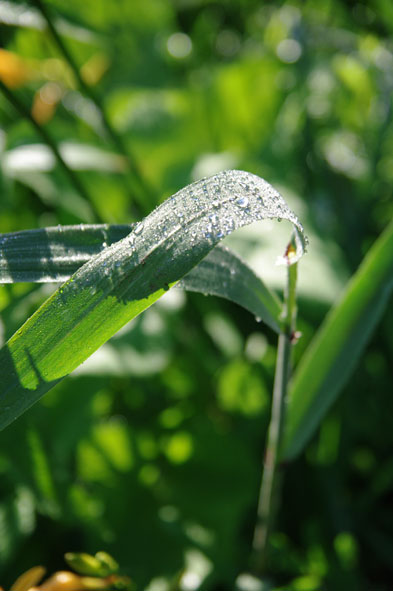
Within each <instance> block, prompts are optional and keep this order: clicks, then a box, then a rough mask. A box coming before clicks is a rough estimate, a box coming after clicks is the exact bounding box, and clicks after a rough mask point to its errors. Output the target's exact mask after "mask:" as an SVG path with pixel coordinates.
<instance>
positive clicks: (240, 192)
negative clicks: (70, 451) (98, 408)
mask: <svg viewBox="0 0 393 591" xmlns="http://www.w3.org/2000/svg"><path fill="white" fill-rule="evenodd" d="M274 217H280V218H286V219H288V220H290V221H291V222H292V223H293V225H294V227H295V234H296V240H297V254H296V257H294V258H295V259H296V260H297V259H298V258H299V257H300V256H301V255H302V254H303V247H304V237H303V234H302V231H303V229H302V226H301V224H300V222H299V221H298V219H297V217H296V216H295V214H294V213H293V212H292V211H291V210H290V209H289V208H288V206H287V205H286V203H285V201H284V200H283V198H282V197H281V196H280V195H279V194H278V193H277V192H276V191H275V190H274V189H273V188H272V187H271V186H270V185H269V184H268V183H266V181H263V180H262V179H260V178H259V177H256V176H255V175H252V174H249V173H246V172H242V171H227V172H223V173H220V174H218V175H215V176H213V177H210V178H209V179H204V180H201V181H198V182H196V183H194V184H192V185H189V186H188V187H186V188H185V189H183V190H181V191H179V192H178V193H176V194H175V195H174V196H173V197H171V198H169V199H167V200H166V201H165V202H164V203H163V204H162V205H160V206H159V207H158V208H157V209H155V210H154V211H153V212H152V213H151V214H150V215H149V216H147V217H146V218H145V219H144V220H143V221H142V222H140V223H139V224H137V226H136V227H135V228H134V229H133V231H132V232H131V233H130V234H129V235H128V236H126V237H125V238H124V239H122V240H120V241H119V242H116V243H115V244H113V245H112V246H110V247H108V248H106V249H105V250H103V251H102V252H101V253H100V254H98V255H97V256H95V257H93V258H92V259H91V260H90V261H88V262H87V263H86V264H85V265H83V266H82V267H81V268H80V269H78V271H77V272H76V273H75V274H74V275H73V276H72V277H71V278H70V279H69V280H68V281H67V282H66V283H65V284H64V285H62V286H61V287H60V288H59V289H58V290H57V291H56V292H55V293H54V294H53V295H52V296H51V297H50V298H49V299H48V300H47V301H46V302H45V303H44V304H43V305H42V306H41V308H40V309H39V310H37V312H36V313H35V314H34V315H33V316H32V317H31V318H30V319H29V320H28V321H27V322H26V323H25V324H24V325H23V326H22V328H21V329H20V330H18V331H17V333H15V334H14V336H13V337H11V339H10V340H9V341H8V342H7V343H6V344H5V346H4V347H3V348H2V349H1V350H0V367H1V370H2V379H1V384H0V412H1V416H0V426H1V427H5V426H6V425H8V424H9V423H10V422H11V421H12V420H14V419H15V418H16V417H18V416H19V415H20V414H21V413H22V412H24V410H26V409H27V408H29V407H30V406H31V405H32V404H33V403H34V402H35V401H36V400H38V399H39V398H40V397H41V396H42V395H43V394H44V393H45V392H46V391H47V390H49V389H50V388H51V387H53V386H54V385H55V384H56V383H58V382H59V381H60V380H61V379H62V378H64V377H65V376H66V375H68V374H69V373H70V372H71V371H73V370H74V369H75V368H76V367H78V365H80V364H81V363H82V362H83V361H84V360H85V359H86V358H87V357H89V355H91V354H92V353H93V352H94V351H95V350H96V349H98V347H100V345H102V344H103V343H104V342H105V341H107V340H108V339H109V338H110V337H111V336H112V335H113V334H114V333H115V332H117V331H118V330H119V329H120V328H121V327H122V326H123V325H124V324H125V323H126V322H128V321H129V320H131V319H132V318H134V317H135V316H136V315H137V314H139V313H141V312H142V311H143V310H145V309H146V308H147V307H149V306H150V305H151V304H152V303H153V302H155V301H156V300H157V299H158V298H159V297H161V296H162V295H163V294H164V293H165V291H167V290H168V289H169V287H171V286H172V285H174V284H175V283H176V282H177V281H179V279H181V278H182V277H183V276H184V275H185V274H186V273H187V272H188V271H190V270H191V269H192V268H193V267H195V265H196V264H197V263H199V262H200V261H201V260H202V259H203V258H204V257H205V256H206V255H207V254H208V253H209V252H210V251H211V250H212V248H213V247H214V246H215V245H216V244H217V243H218V242H219V241H220V240H221V239H222V238H224V236H226V235H228V234H230V233H231V232H232V231H233V230H235V229H236V228H240V227H241V226H244V225H247V224H249V223H251V222H254V221H257V220H261V219H264V218H274Z"/></svg>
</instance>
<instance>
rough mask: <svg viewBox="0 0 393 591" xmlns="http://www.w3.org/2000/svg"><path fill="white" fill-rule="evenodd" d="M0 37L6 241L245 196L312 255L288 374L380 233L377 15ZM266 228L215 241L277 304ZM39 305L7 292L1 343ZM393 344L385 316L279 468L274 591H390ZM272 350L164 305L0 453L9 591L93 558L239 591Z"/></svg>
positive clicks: (294, 7)
mask: <svg viewBox="0 0 393 591" xmlns="http://www.w3.org/2000/svg"><path fill="white" fill-rule="evenodd" d="M40 6H41V8H40ZM42 6H43V11H42ZM46 11H48V13H49V16H50V22H53V23H54V24H55V27H56V30H57V31H58V32H59V33H60V35H61V37H60V43H59V41H58V40H56V38H54V36H53V31H51V30H50V28H49V29H48V24H47V21H46V20H45V14H46ZM0 22H1V29H0V35H1V37H0V42H1V45H2V49H0V78H1V80H2V81H3V83H4V84H5V86H6V89H7V88H8V91H9V92H10V93H11V98H12V97H13V103H14V104H13V105H12V104H11V102H10V100H9V98H10V97H8V98H7V97H6V94H3V95H1V96H0V117H1V119H0V123H1V128H0V150H1V167H0V185H1V199H0V232H10V231H16V230H18V229H25V228H36V227H43V226H48V225H57V224H72V223H87V222H95V221H96V222H110V223H126V222H130V221H133V220H135V219H139V218H140V217H141V216H143V215H145V214H146V213H148V212H149V211H150V210H151V209H152V208H153V207H154V206H155V205H156V204H158V203H159V202H160V201H162V200H163V199H165V198H166V197H167V196H169V195H170V194H172V193H173V192H175V191H176V190H177V189H179V188H181V187H183V186H184V185H186V184H187V183H189V182H191V181H192V180H195V179H197V178H200V177H202V176H205V175H208V174H212V173H214V172H216V171H218V170H222V169H226V168H240V169H244V170H249V171H251V172H254V173H256V174H259V175H260V176H262V177H264V178H266V179H267V180H268V181H269V182H270V183H272V184H273V185H274V186H275V187H277V188H278V189H280V190H281V192H282V193H283V195H284V196H285V198H286V199H287V200H288V202H289V203H290V204H291V205H292V206H293V208H294V209H295V211H296V212H297V213H298V214H299V217H300V218H301V220H302V221H303V223H304V225H305V226H306V231H307V233H308V235H309V237H310V248H309V251H310V252H309V254H308V255H307V257H305V259H304V260H302V261H301V263H300V269H299V275H300V276H299V291H300V299H299V323H298V325H299V326H298V328H299V329H300V330H301V331H302V333H303V336H302V338H301V340H300V342H299V343H298V345H297V346H296V349H295V362H296V361H297V360H298V359H299V358H300V356H301V355H302V353H303V352H304V350H305V348H306V347H307V344H308V343H309V341H310V339H311V338H312V336H313V335H314V333H315V331H316V329H317V327H318V326H319V325H320V324H321V321H322V319H323V318H324V316H325V314H326V312H327V310H328V308H329V307H330V305H331V304H332V302H334V301H335V300H336V299H337V296H338V294H339V293H340V290H341V289H342V287H343V285H344V284H345V282H346V280H347V278H348V277H349V276H350V275H351V274H352V273H353V272H354V271H355V270H356V268H357V266H358V264H359V262H360V261H361V259H362V258H363V256H364V254H365V253H366V251H367V250H368V248H369V247H370V245H371V244H372V243H373V241H374V240H375V238H376V237H377V236H378V235H379V234H380V232H381V231H382V229H383V228H384V227H385V226H386V224H387V222H388V221H389V220H390V219H391V217H392V213H393V200H392V190H391V183H392V180H393V157H392V144H393V127H392V123H391V108H392V105H391V92H392V88H393V53H392V51H393V47H392V45H391V43H390V40H389V38H390V36H391V34H392V31H393V12H392V8H391V4H390V2H389V1H388V0H374V1H372V2H345V3H344V2H339V1H337V0H335V1H333V0H320V1H319V2H318V3H315V2H311V1H310V2H300V1H299V2H296V1H295V0H290V1H287V2H285V1H283V2H266V3H265V2H260V1H256V0H255V1H254V0H237V1H236V2H229V1H228V2H226V1H222V2H218V1H216V2H215V1H210V0H177V1H173V2H170V1H169V0H149V2H142V1H141V0H132V1H131V0H122V1H120V0H119V1H118V2H105V1H104V0H90V1H85V2H76V1H75V0H69V1H68V2H67V3H64V2H61V1H60V0H50V1H49V0H45V4H44V5H40V3H39V2H33V1H32V2H31V3H30V4H20V3H17V2H11V1H1V2H0ZM70 57H71V59H70ZM15 100H16V101H17V103H15ZM20 104H22V105H24V106H25V109H26V111H27V112H26V113H25V114H24V115H22V112H21V107H20ZM18 108H19V110H18ZM29 114H30V115H29ZM29 116H30V117H31V118H32V119H31V120H29ZM33 122H35V124H33ZM48 134H49V137H48ZM51 139H52V140H53V142H54V143H55V145H57V146H58V147H59V150H60V155H61V158H62V160H63V164H62V163H61V162H60V163H59V161H58V160H56V158H55V157H54V156H53V154H52V152H51V151H50V148H49V147H48V142H49V143H50V142H51ZM64 164H65V165H64ZM283 226H284V224H282V225H281V226H280V225H277V224H275V225H273V224H271V226H270V224H269V223H268V222H265V223H264V226H263V229H264V230H265V232H262V231H261V230H262V224H261V225H259V226H257V227H256V228H253V227H251V228H250V229H247V230H245V231H244V230H243V231H241V232H239V234H237V235H235V237H234V238H233V239H231V242H232V245H235V248H236V249H237V250H238V251H239V252H242V253H243V255H244V256H245V257H246V259H247V260H248V261H249V262H250V263H251V264H253V265H254V266H255V268H256V269H257V270H258V271H259V272H260V274H261V275H262V277H264V279H265V280H266V281H267V282H268V283H269V284H270V285H274V286H276V287H277V289H279V288H280V285H281V283H282V280H283V277H281V275H282V270H280V269H279V268H275V267H274V261H275V257H276V256H277V255H279V254H282V249H283V245H284V244H285V239H286V238H287V236H288V228H287V227H285V228H283ZM51 289H52V288H50V287H48V286H44V287H43V286H32V285H31V284H29V285H27V284H26V285H25V284H19V285H12V286H1V289H0V311H1V333H2V334H1V339H2V340H5V339H7V338H8V337H9V336H11V335H12V333H13V332H14V331H15V330H16V329H17V328H19V326H20V324H21V323H22V322H23V321H24V320H25V319H26V318H27V317H28V316H29V315H30V314H31V313H32V312H33V311H34V310H35V309H36V308H37V307H38V305H39V304H40V303H41V302H42V301H43V300H44V299H45V298H46V297H47V296H48V294H49V293H50V290H51ZM392 334H393V313H392V309H391V308H388V309H387V311H386V313H385V315H384V318H383V321H382V322H381V325H380V327H379V328H378V330H377V332H376V333H375V335H374V337H373V339H372V341H371V342H370V344H369V346H368V348H367V350H366V353H365V354H364V356H363V357H362V360H361V363H360V364H359V365H358V367H357V370H356V372H355V373H354V375H353V377H352V379H351V382H350V383H349V384H348V385H347V387H346V388H345V391H344V392H343V395H342V396H341V398H340V399H339V401H338V402H337V403H336V404H335V405H334V407H333V408H332V409H331V411H330V412H329V414H328V415H327V417H326V418H325V420H324V421H323V423H322V425H321V428H320V430H319V432H318V433H317V435H316V436H315V437H314V438H313V440H312V442H311V443H310V444H309V446H308V447H307V449H306V451H305V453H303V454H302V456H301V457H299V458H298V459H296V460H295V461H293V462H291V463H290V464H288V465H286V466H285V468H283V472H284V474H285V479H284V484H283V490H282V500H281V504H280V508H279V511H278V514H277V522H276V524H275V528H274V531H273V534H272V538H271V550H270V560H269V569H268V570H269V576H270V579H271V581H272V582H273V583H272V584H274V587H275V588H277V587H280V586H282V588H285V589H288V588H290V589H299V590H302V589H303V590H304V591H307V590H309V591H312V590H313V589H315V590H316V589H335V590H336V589H345V590H351V589H353V590H356V591H357V590H363V589H364V590H370V589H373V590H374V591H385V590H386V591H388V589H390V588H391V585H392V581H393V567H392V556H393V541H392V540H393V538H392V533H393V510H392V491H393V461H392V457H391V450H392V444H393V435H392V428H391V420H392V419H391V417H392V416H393V412H392V411H393V407H392V405H393V402H392V396H391V389H392V355H393V338H392ZM275 348H276V337H275V335H274V334H273V333H272V332H270V331H269V330H268V329H266V328H265V327H263V326H262V325H260V324H258V323H256V321H255V319H254V318H253V317H252V316H251V315H250V314H248V313H247V312H246V311H244V310H242V309H240V308H238V307H236V306H235V305H234V304H233V305H232V304H230V303H229V302H226V301H222V300H218V299H215V298H204V297H202V296H199V295H195V294H192V295H190V294H187V296H185V295H184V294H183V293H182V292H177V291H174V293H172V292H170V293H169V294H168V297H166V299H163V300H162V301H160V302H158V303H157V304H156V305H155V306H154V307H152V308H151V309H150V310H148V311H147V312H145V313H144V314H143V315H142V316H141V317H140V318H138V319H137V320H136V321H134V322H133V323H131V325H130V326H128V327H127V329H126V330H124V331H122V333H121V335H119V336H117V337H116V338H115V339H113V340H112V341H111V342H110V343H108V344H107V345H105V346H104V347H103V348H102V349H101V350H100V351H99V352H98V353H97V354H96V355H95V356H93V357H92V358H91V359H90V360H89V361H88V362H86V363H85V364H84V365H83V366H82V367H81V368H79V370H77V371H76V372H75V373H74V374H73V375H72V376H71V377H70V378H68V379H67V380H65V381H64V382H62V383H61V384H59V386H57V387H56V388H55V389H54V390H53V391H51V392H50V393H49V394H48V395H46V396H45V397H44V399H43V400H42V401H41V402H40V403H38V404H36V405H35V406H34V407H33V408H32V409H31V410H30V411H28V412H27V413H26V414H25V415H24V416H23V417H22V418H20V419H18V420H17V421H16V422H15V423H13V424H12V425H11V426H10V427H8V428H7V429H6V430H5V431H3V432H2V433H1V434H0V473H1V480H0V499H1V504H0V573H1V582H2V585H3V586H4V587H5V588H6V587H7V586H9V585H10V584H11V582H12V581H13V580H14V579H15V578H16V576H17V575H18V574H20V572H22V571H23V570H25V569H27V568H29V567H31V566H32V565H34V564H45V565H46V566H47V567H48V568H49V569H50V570H54V569H56V568H61V567H63V566H64V563H63V558H62V555H63V554H64V553H65V552H66V551H82V550H83V551H86V552H91V553H92V554H94V553H95V552H96V551H97V550H100V549H103V550H106V551H108V552H110V553H111V554H112V555H113V556H115V557H116V559H117V560H118V561H119V563H120V565H121V567H122V572H124V573H125V574H128V575H130V576H131V577H132V578H133V580H134V581H135V582H136V584H137V585H138V589H144V588H148V589H150V590H151V591H153V590H154V589H155V590H159V589H163V590H165V589H168V586H167V581H170V580H172V579H173V577H174V576H175V575H176V573H177V572H179V571H180V570H181V569H182V568H184V567H186V568H187V569H188V570H187V572H188V574H189V576H188V578H187V577H186V578H185V579H184V581H183V588H185V589H197V588H206V589H215V590H219V589H233V588H235V583H234V581H235V580H236V578H237V577H238V575H239V574H240V573H242V572H245V571H247V568H248V556H249V552H250V545H251V539H252V533H253V527H254V522H255V512H256V504H257V497H258V489H259V483H260V476H261V464H262V453H263V447H264V443H265V436H266V426H267V422H268V418H269V411H270V393H271V390H272V380H273V371H274V361H275ZM0 372H1V368H0ZM245 584H246V583H245V582H244V578H243V579H239V578H238V579H237V588H238V589H246V587H245V586H244V585H245Z"/></svg>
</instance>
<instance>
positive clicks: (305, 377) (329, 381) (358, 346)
mask: <svg viewBox="0 0 393 591" xmlns="http://www.w3.org/2000/svg"><path fill="white" fill-rule="evenodd" d="M392 289H393V223H391V224H390V225H389V226H388V227H387V228H386V230H385V231H384V233H383V234H382V235H381V236H380V237H379V239H378V240H377V241H376V242H375V244H374V245H373V247H372V248H371V249H370V251H369V252H368V254H367V256H366V257H365V259H364V261H363V262H362V264H361V266H360V267H359V269H358V271H357V272H356V273H355V275H354V276H353V278H352V279H351V281H350V282H349V284H348V287H347V289H346V290H345V292H344V294H343V295H342V297H341V300H340V301H339V303H338V304H337V306H336V307H335V308H334V309H333V310H332V311H331V312H330V314H329V315H328V317H327V318H326V320H325V321H324V323H323V325H322V326H321V328H320V330H319V332H318V333H317V335H316V337H315V338H314V340H313V342H312V343H311V345H310V348H309V350H308V351H307V352H306V354H305V355H304V357H303V359H302V360H301V362H300V364H299V367H298V368H297V371H296V373H295V376H294V378H293V381H292V384H291V386H290V390H289V402H288V411H287V422H286V427H285V433H284V440H283V447H282V453H281V456H282V458H283V459H290V458H293V457H294V456H296V455H297V454H298V453H300V452H301V450H302V449H303V447H304V446H305V445H306V443H307V442H308V440H309V439H310V437H311V436H312V434H313V433H314V431H315V430H316V428H317V427H318V425H319V424H320V422H321V420H322V419H323V417H324V415H325V414H326V412H327V410H328V409H329V408H330V406H331V405H332V403H333V402H334V400H335V399H336V397H337V396H338V394H339V393H340V391H341V390H342V388H343V386H344V385H345V384H346V382H347V381H348V379H349V378H350V376H351V374H352V371H353V370H354V368H355V365H356V363H357V361H358V360H359V357H360V355H361V353H362V351H363V350H364V348H365V346H366V344H367V342H368V340H369V338H370V336H371V334H372V332H373V330H374V328H375V326H376V325H377V323H378V321H379V320H380V318H381V315H382V313H383V311H384V309H385V307H386V305H387V303H388V300H389V297H390V296H391V293H392Z"/></svg>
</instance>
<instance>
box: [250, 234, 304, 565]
mask: <svg viewBox="0 0 393 591" xmlns="http://www.w3.org/2000/svg"><path fill="white" fill-rule="evenodd" d="M291 249H292V245H291V244H290V245H289V246H288V248H287V252H286V258H287V261H288V272H287V285H286V289H285V293H284V312H283V320H282V326H281V331H280V335H279V338H278V350H277V359H276V370H275V377H274V386H273V401H272V413H271V418H270V424H269V429H268V435H267V444H266V450H265V458H264V468H263V475H262V482H261V488H260V494H259V501H258V510H257V521H256V526H255V530H254V539H253V555H254V560H255V562H254V568H255V571H256V572H257V574H263V573H264V570H265V567H266V557H267V549H268V540H269V534H270V530H271V525H272V521H273V517H274V513H275V510H274V509H275V504H276V503H275V500H276V499H275V497H276V492H277V488H278V486H277V480H278V479H277V468H278V457H279V449H280V443H281V435H282V431H283V424H284V414H285V413H284V409H285V397H286V392H287V384H288V379H289V374H290V368H291V347H292V341H293V335H294V328H295V318H296V279H297V263H295V264H293V265H289V262H290V253H291Z"/></svg>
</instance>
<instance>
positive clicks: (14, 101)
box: [0, 80, 99, 221]
mask: <svg viewBox="0 0 393 591" xmlns="http://www.w3.org/2000/svg"><path fill="white" fill-rule="evenodd" d="M0 91H1V92H2V93H3V94H4V96H5V97H6V98H7V100H8V101H9V102H10V103H11V105H12V106H13V107H14V109H15V110H16V111H18V113H19V114H20V115H21V117H23V118H24V119H27V120H28V121H30V123H31V125H33V127H34V128H35V130H36V131H37V133H38V134H39V135H40V136H41V138H42V139H43V141H44V142H45V143H46V145H47V146H48V147H49V148H50V149H51V150H52V152H53V154H54V156H55V158H56V159H57V161H58V163H59V164H60V166H61V168H62V169H63V171H64V173H65V174H66V175H67V176H68V178H69V180H70V182H71V183H72V185H73V186H74V188H75V189H76V191H77V192H78V193H79V195H80V196H81V197H83V198H84V199H85V200H86V201H87V202H88V203H90V205H91V207H92V208H93V204H92V203H91V199H90V197H89V194H88V192H87V191H86V189H85V187H84V185H83V184H82V182H81V181H80V179H79V177H78V175H76V174H75V172H74V171H73V170H72V169H71V168H70V167H69V166H68V164H67V163H66V162H65V160H64V158H63V156H62V155H61V154H60V151H59V148H58V147H57V145H56V142H55V140H54V139H53V138H52V136H51V134H50V133H49V132H48V131H47V130H46V129H45V127H43V126H42V125H40V124H39V123H38V122H37V121H36V120H35V119H34V117H33V115H32V114H31V113H30V111H29V109H28V108H27V107H26V106H25V105H24V104H23V103H22V101H21V100H20V99H19V98H18V97H17V96H16V95H15V94H14V93H12V92H11V91H10V89H9V88H8V87H7V86H6V85H5V84H4V83H3V82H2V81H1V80H0ZM95 216H96V219H95V220H92V221H99V216H97V215H96V214H95Z"/></svg>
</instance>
